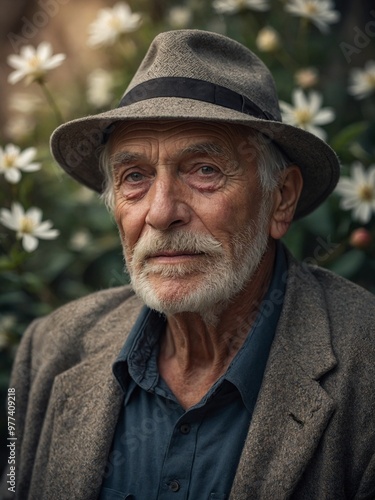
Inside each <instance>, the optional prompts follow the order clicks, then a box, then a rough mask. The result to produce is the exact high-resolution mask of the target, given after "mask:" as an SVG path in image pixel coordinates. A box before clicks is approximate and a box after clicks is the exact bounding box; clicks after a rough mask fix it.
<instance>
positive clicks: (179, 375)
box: [159, 242, 275, 402]
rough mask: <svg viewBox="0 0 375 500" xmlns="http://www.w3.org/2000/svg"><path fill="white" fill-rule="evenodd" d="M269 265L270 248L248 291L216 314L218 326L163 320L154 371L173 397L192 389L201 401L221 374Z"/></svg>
mask: <svg viewBox="0 0 375 500" xmlns="http://www.w3.org/2000/svg"><path fill="white" fill-rule="evenodd" d="M274 259H275V244H274V242H272V243H270V245H269V247H268V248H267V251H266V253H265V254H264V256H263V258H262V261H261V263H260V265H259V267H258V269H257V271H256V272H255V274H254V275H253V276H252V278H251V280H250V282H249V283H248V285H247V286H246V287H245V288H244V290H242V291H241V292H240V293H239V294H238V295H237V296H236V297H235V298H234V299H233V300H232V301H231V302H230V303H229V304H228V305H227V306H226V307H225V308H223V310H221V311H220V312H219V313H218V314H217V321H215V322H209V321H207V320H206V319H205V318H203V317H202V315H200V314H198V313H190V312H185V313H179V314H176V315H172V316H168V318H167V328H166V332H165V335H164V336H163V338H162V341H161V349H160V355H159V371H160V374H161V376H162V377H163V378H164V379H165V380H166V382H167V383H168V384H169V386H170V388H171V389H172V390H173V392H174V393H175V395H176V397H179V396H178V394H177V392H178V391H179V390H180V392H181V393H182V395H183V396H185V395H186V393H187V390H188V388H190V389H191V387H194V393H196V392H197V391H196V390H195V389H196V388H199V387H201V390H198V392H199V394H200V396H203V395H204V394H205V392H207V391H206V389H207V390H208V389H209V387H211V386H212V384H213V383H214V382H215V381H216V380H217V379H218V378H219V377H220V376H221V375H223V374H224V373H225V371H226V369H227V367H228V366H229V364H230V362H231V361H232V359H233V358H234V356H235V355H236V354H237V352H238V351H239V349H240V348H241V346H242V345H243V343H244V341H245V339H246V337H247V334H248V332H249V330H250V328H251V326H252V324H253V322H254V320H255V318H256V316H257V313H258V310H259V304H260V303H261V301H262V299H263V297H264V295H265V293H266V291H267V289H268V286H269V283H270V280H271V277H272V270H273V263H274ZM181 385H182V386H183V387H179V386H181ZM197 398H198V396H195V399H197ZM179 399H180V401H181V396H180V398H179ZM193 399H194V398H193ZM199 399H200V397H199ZM199 399H198V400H199ZM189 402H190V401H189Z"/></svg>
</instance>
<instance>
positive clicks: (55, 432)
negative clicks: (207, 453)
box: [34, 298, 139, 500]
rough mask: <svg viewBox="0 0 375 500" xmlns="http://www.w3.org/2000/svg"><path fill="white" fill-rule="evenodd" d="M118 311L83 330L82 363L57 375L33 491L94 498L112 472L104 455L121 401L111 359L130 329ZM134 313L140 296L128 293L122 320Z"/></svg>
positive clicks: (61, 498)
mask: <svg viewBox="0 0 375 500" xmlns="http://www.w3.org/2000/svg"><path fill="white" fill-rule="evenodd" d="M132 301H133V302H134V307H132V308H131V311H130V314H129V302H132ZM122 312H124V311H123V310H122V309H121V308H120V310H119V311H118V312H117V313H116V317H113V316H111V318H108V322H107V321H104V323H103V324H101V325H95V328H94V329H93V331H92V333H91V332H89V333H88V334H87V335H86V338H85V344H86V352H85V353H83V355H82V361H81V363H79V364H77V365H76V366H74V367H73V368H71V369H70V370H68V371H67V372H64V373H62V374H60V375H59V376H58V377H57V378H56V380H55V383H54V387H53V390H52V396H51V405H50V410H49V411H50V414H49V418H47V421H49V422H51V424H50V427H51V429H50V430H48V429H44V432H43V434H44V440H45V441H46V440H49V443H46V442H45V443H44V446H41V449H42V450H43V453H46V452H47V454H48V466H47V470H46V471H44V474H43V475H44V485H43V488H41V487H40V484H39V485H34V487H35V491H39V492H40V491H43V497H40V496H38V498H43V499H46V500H47V499H51V498H59V500H64V499H72V498H80V499H81V500H89V499H90V500H91V499H96V498H97V497H98V495H99V492H100V487H101V483H102V480H103V478H104V476H105V475H106V474H108V473H110V471H108V467H107V459H108V454H109V451H110V447H111V443H112V438H113V434H114V430H115V426H116V423H117V419H118V415H119V412H120V409H121V405H122V401H123V393H122V390H121V388H120V387H119V385H118V383H117V381H116V380H115V378H114V376H113V374H112V364H113V362H114V361H115V359H116V357H117V355H118V354H119V351H120V349H121V347H122V346H123V344H124V341H125V339H126V336H127V334H128V333H129V329H125V331H124V328H123V325H124V316H123V314H122ZM138 313H139V303H138V299H136V298H132V299H129V301H127V304H126V324H129V325H133V324H134V322H135V320H136V318H137V315H138ZM126 330H127V331H126ZM108 332H110V333H108ZM36 461H37V462H38V457H37V460H36Z"/></svg>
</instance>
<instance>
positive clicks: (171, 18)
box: [168, 5, 192, 28]
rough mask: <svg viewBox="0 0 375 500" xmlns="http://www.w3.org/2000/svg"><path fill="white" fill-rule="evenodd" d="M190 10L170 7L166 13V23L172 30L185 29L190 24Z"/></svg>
mask: <svg viewBox="0 0 375 500" xmlns="http://www.w3.org/2000/svg"><path fill="white" fill-rule="evenodd" d="M191 17H192V16H191V10H190V9H188V8H187V7H183V6H181V5H177V6H176V7H172V8H171V10H170V11H169V13H168V23H169V24H170V25H171V26H172V27H173V28H185V27H186V26H188V25H189V24H190V22H191Z"/></svg>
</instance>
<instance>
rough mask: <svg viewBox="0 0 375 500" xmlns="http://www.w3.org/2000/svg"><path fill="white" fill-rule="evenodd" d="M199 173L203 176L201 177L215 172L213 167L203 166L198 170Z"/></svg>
mask: <svg viewBox="0 0 375 500" xmlns="http://www.w3.org/2000/svg"><path fill="white" fill-rule="evenodd" d="M200 172H201V173H202V174H203V175H210V174H214V173H216V172H217V170H216V169H215V168H214V167H211V166H210V165H203V166H202V167H201V168H200Z"/></svg>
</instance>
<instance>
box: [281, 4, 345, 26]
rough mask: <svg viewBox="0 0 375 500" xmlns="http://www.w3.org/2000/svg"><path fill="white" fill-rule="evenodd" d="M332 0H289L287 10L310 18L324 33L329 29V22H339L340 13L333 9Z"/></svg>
mask: <svg viewBox="0 0 375 500" xmlns="http://www.w3.org/2000/svg"><path fill="white" fill-rule="evenodd" d="M333 7H334V5H333V2H332V1H331V0H289V2H288V3H287V5H286V7H285V10H286V11H287V12H290V13H291V14H294V15H295V16H300V17H304V18H305V19H309V20H310V21H311V22H312V23H313V24H315V26H316V27H317V28H319V29H320V31H321V32H322V33H327V32H328V31H329V26H328V25H329V24H332V23H337V21H338V20H339V19H340V13H339V11H337V10H334V9H333Z"/></svg>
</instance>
